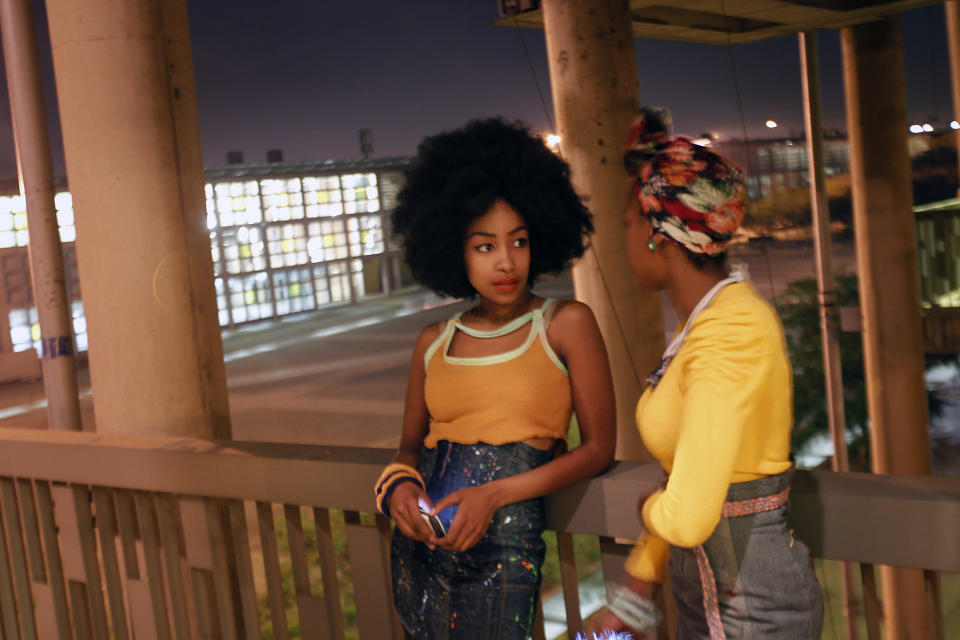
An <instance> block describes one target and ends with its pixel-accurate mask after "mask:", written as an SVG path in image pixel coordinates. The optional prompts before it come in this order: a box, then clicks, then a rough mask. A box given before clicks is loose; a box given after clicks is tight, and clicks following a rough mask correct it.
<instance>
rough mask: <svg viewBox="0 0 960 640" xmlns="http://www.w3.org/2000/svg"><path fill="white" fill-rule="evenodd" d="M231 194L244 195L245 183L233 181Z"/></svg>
mask: <svg viewBox="0 0 960 640" xmlns="http://www.w3.org/2000/svg"><path fill="white" fill-rule="evenodd" d="M230 195H231V196H234V197H236V196H242V195H243V183H242V182H231V183H230Z"/></svg>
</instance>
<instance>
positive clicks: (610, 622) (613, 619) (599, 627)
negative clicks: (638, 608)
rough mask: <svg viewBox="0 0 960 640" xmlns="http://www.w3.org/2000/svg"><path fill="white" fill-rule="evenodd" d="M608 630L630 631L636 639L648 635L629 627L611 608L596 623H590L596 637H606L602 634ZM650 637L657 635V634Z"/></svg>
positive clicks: (644, 637) (643, 638) (592, 632)
mask: <svg viewBox="0 0 960 640" xmlns="http://www.w3.org/2000/svg"><path fill="white" fill-rule="evenodd" d="M606 631H618V632H623V631H628V632H630V636H631V637H632V638H634V640H646V639H647V637H648V636H647V634H646V633H644V632H642V631H637V630H636V629H631V628H630V627H628V626H627V625H626V623H625V622H624V621H623V620H621V619H620V618H618V617H617V616H615V615H614V614H613V613H611V611H610V610H609V609H607V610H605V611H604V612H603V614H602V615H601V616H600V619H599V620H598V621H597V622H596V623H594V624H592V625H590V633H591V635H594V636H596V637H600V638H602V637H605V636H603V635H602V634H603V633H604V632H606ZM649 637H655V634H654V635H651V636H649Z"/></svg>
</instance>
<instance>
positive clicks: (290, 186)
mask: <svg viewBox="0 0 960 640" xmlns="http://www.w3.org/2000/svg"><path fill="white" fill-rule="evenodd" d="M286 187H287V191H300V178H290V179H289V180H287V185H286Z"/></svg>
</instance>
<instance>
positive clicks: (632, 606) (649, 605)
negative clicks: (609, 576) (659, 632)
mask: <svg viewBox="0 0 960 640" xmlns="http://www.w3.org/2000/svg"><path fill="white" fill-rule="evenodd" d="M607 608H608V609H610V611H611V612H612V613H613V614H614V615H615V616H617V617H618V618H620V619H621V620H622V621H623V622H624V624H626V625H627V626H628V627H630V628H631V629H636V630H637V631H649V630H650V629H654V628H656V626H657V625H658V624H660V620H661V618H662V617H663V616H662V615H661V614H660V612H659V611H658V610H657V607H656V605H654V604H653V600H649V599H647V598H644V597H643V596H641V595H640V594H639V593H636V592H635V591H633V590H632V589H629V588H627V587H625V586H623V585H622V584H618V585H617V586H615V587H614V588H613V598H612V599H611V601H610V604H609V605H607Z"/></svg>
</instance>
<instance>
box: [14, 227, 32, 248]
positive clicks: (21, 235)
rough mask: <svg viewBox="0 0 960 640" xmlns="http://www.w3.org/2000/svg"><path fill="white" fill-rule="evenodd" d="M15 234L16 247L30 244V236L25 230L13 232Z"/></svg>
mask: <svg viewBox="0 0 960 640" xmlns="http://www.w3.org/2000/svg"><path fill="white" fill-rule="evenodd" d="M15 233H16V234H17V246H18V247H25V246H27V245H28V244H30V234H29V232H27V230H26V229H23V230H21V231H17V232H15Z"/></svg>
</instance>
